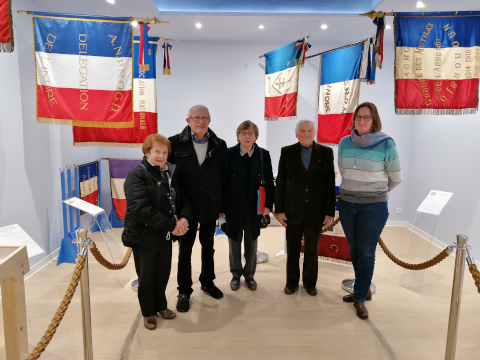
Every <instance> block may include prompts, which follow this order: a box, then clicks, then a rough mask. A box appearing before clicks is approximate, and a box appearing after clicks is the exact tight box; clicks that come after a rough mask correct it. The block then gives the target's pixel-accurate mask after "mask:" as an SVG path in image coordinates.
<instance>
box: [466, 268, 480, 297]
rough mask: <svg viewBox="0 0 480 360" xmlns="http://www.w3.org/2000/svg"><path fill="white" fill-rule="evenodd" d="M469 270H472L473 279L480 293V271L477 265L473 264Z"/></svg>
mask: <svg viewBox="0 0 480 360" xmlns="http://www.w3.org/2000/svg"><path fill="white" fill-rule="evenodd" d="M468 270H470V274H472V277H473V280H474V281H475V286H476V287H477V289H478V292H479V293H480V272H479V271H478V269H477V265H475V264H471V265H468Z"/></svg>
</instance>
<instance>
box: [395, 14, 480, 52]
mask: <svg viewBox="0 0 480 360" xmlns="http://www.w3.org/2000/svg"><path fill="white" fill-rule="evenodd" d="M432 25H433V26H432ZM395 34H396V36H395V43H396V46H405V47H411V48H437V47H441V48H446V47H453V46H458V47H473V46H480V36H479V34H480V16H478V17H477V16H463V17H456V16H452V17H446V16H442V17H398V16H397V17H395Z"/></svg>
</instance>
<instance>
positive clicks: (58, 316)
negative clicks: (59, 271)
mask: <svg viewBox="0 0 480 360" xmlns="http://www.w3.org/2000/svg"><path fill="white" fill-rule="evenodd" d="M86 260H87V256H86V255H79V256H78V262H77V266H76V267H75V270H74V271H73V274H72V279H71V280H70V285H68V289H67V291H66V293H65V296H64V297H63V300H62V302H61V303H60V306H59V307H58V309H57V312H56V313H55V316H54V317H53V319H52V321H51V323H50V325H49V326H48V328H47V330H46V331H45V334H44V335H43V337H42V339H41V340H40V341H39V342H38V344H37V346H35V348H34V349H33V350H32V352H31V353H30V354H29V355H28V357H27V360H35V359H38V358H39V357H40V355H42V353H43V352H44V351H45V348H46V347H47V345H48V344H49V343H50V341H51V340H52V338H53V335H55V332H56V331H57V328H58V326H59V325H60V322H61V321H62V319H63V316H64V315H65V312H66V311H67V309H68V305H70V302H71V301H72V297H73V295H74V294H75V290H76V288H77V285H78V282H79V280H80V275H81V273H82V270H83V267H84V266H85V261H86Z"/></svg>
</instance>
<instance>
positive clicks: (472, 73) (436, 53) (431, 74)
mask: <svg viewBox="0 0 480 360" xmlns="http://www.w3.org/2000/svg"><path fill="white" fill-rule="evenodd" d="M479 64H480V47H479V46H477V47H471V48H464V47H450V48H443V49H433V48H423V49H422V48H418V49H417V48H410V47H403V46H402V47H397V48H396V50H395V78H396V79H427V80H437V79H438V80H447V79H448V80H464V79H478V77H479V72H480V66H479Z"/></svg>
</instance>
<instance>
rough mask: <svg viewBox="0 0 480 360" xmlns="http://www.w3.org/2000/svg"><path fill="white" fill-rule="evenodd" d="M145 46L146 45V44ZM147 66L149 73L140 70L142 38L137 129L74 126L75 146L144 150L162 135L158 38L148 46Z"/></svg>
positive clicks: (136, 93) (136, 92)
mask: <svg viewBox="0 0 480 360" xmlns="http://www.w3.org/2000/svg"><path fill="white" fill-rule="evenodd" d="M144 44H145V43H144ZM146 45H147V50H146V51H145V52H144V54H145V55H144V59H143V64H144V65H147V66H148V70H147V71H140V65H139V63H138V62H139V61H138V56H139V53H140V51H139V50H140V48H141V47H140V37H138V36H135V38H134V41H133V47H134V58H133V73H134V79H133V110H134V116H135V126H134V127H133V128H131V129H115V128H108V129H99V128H88V127H78V126H74V127H73V144H74V145H75V146H112V147H141V146H142V144H143V142H144V141H145V138H146V137H147V136H148V135H150V134H156V133H158V129H157V119H158V116H157V86H156V74H157V70H156V65H155V64H156V53H157V46H158V37H149V38H148V42H147V43H146Z"/></svg>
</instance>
